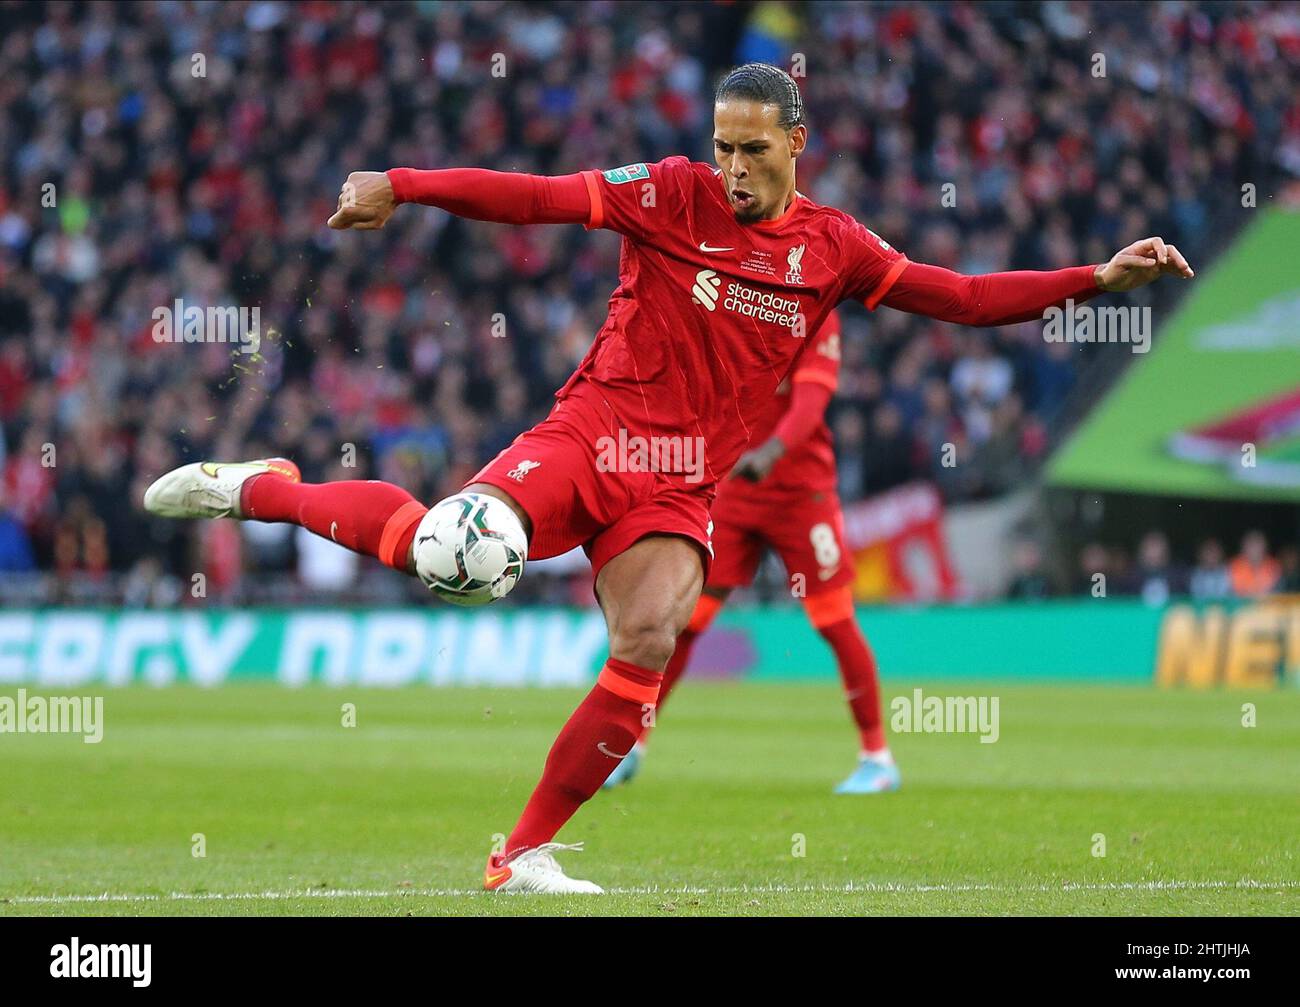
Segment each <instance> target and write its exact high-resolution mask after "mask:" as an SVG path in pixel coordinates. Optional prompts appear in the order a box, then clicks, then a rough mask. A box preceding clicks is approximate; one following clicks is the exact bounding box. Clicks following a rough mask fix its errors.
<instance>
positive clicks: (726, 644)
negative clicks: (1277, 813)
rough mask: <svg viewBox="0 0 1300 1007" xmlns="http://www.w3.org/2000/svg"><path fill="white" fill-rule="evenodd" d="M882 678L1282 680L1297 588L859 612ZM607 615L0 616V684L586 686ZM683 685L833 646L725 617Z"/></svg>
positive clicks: (1297, 606)
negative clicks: (1197, 597)
mask: <svg viewBox="0 0 1300 1007" xmlns="http://www.w3.org/2000/svg"><path fill="white" fill-rule="evenodd" d="M858 621H859V623H860V624H861V625H862V628H863V630H864V631H865V632H866V635H867V638H868V640H869V641H870V643H871V646H872V649H873V650H874V651H875V654H876V658H877V661H878V662H879V666H880V673H881V677H882V678H883V679H885V680H912V681H915V680H919V679H980V680H1021V681H1070V682H1085V681H1095V682H1133V683H1152V682H1159V683H1160V684H1162V685H1168V686H1189V687H1193V688H1206V687H1219V686H1223V685H1232V686H1250V687H1272V686H1274V685H1277V684H1280V683H1286V684H1289V685H1292V686H1294V685H1295V684H1296V682H1297V676H1298V675H1300V598H1270V599H1266V600H1263V601H1260V602H1254V603H1236V604H1230V605H1208V606H1192V605H1187V604H1174V605H1170V606H1168V607H1166V608H1150V607H1148V606H1146V605H1143V604H1142V603H1140V602H1136V601H1117V600H1074V601H1053V602H1042V603H1037V604H1003V605H981V606H969V607H957V606H933V607H928V608H907V609H903V608H885V607H881V608H866V609H861V610H859V613H858ZM605 657H606V639H605V624H604V619H603V618H602V617H601V615H600V614H599V613H598V612H595V611H591V610H578V609H544V608H534V609H528V608H522V609H505V610H503V611H501V612H482V611H480V612H462V611H456V610H452V611H445V610H437V609H430V610H424V609H375V610H343V609H340V610H335V611H330V610H325V611H321V610H310V611H286V610H255V611H238V610H232V611H216V612H152V611H126V612H117V611H96V610H66V609H48V610H30V611H10V612H4V613H0V688H4V687H5V686H7V685H37V686H43V687H46V688H52V689H60V688H63V689H67V688H75V687H78V686H82V685H86V684H90V683H95V684H103V685H110V686H112V685H129V684H134V683H140V684H146V685H154V686H166V685H171V684H175V683H190V684H194V685H200V686H217V685H221V684H222V683H224V682H239V681H257V680H262V681H267V682H274V683H278V684H280V685H285V686H302V685H308V684H313V683H315V684H322V685H329V686H344V685H346V686H380V687H383V686H390V687H391V686H402V685H418V684H426V685H431V686H444V685H448V686H451V685H486V686H570V687H581V686H586V685H590V683H591V682H592V681H593V680H594V679H595V676H596V673H597V671H599V669H600V666H601V664H602V663H603V662H604V660H605ZM690 673H691V675H692V677H694V678H701V679H704V678H712V679H719V678H723V679H738V678H745V679H754V680H759V681H781V680H809V679H815V680H824V681H834V680H836V678H837V674H838V673H837V669H836V666H835V661H834V658H833V656H832V654H831V651H830V648H829V647H827V646H826V644H825V643H824V642H823V641H822V640H821V638H820V637H819V636H818V635H817V633H816V631H815V630H814V629H813V628H812V626H811V625H809V623H808V620H807V618H806V617H805V615H804V613H803V611H802V610H801V609H799V608H797V607H793V606H792V607H782V608H767V609H762V608H740V607H737V608H733V609H727V610H724V611H723V613H722V615H721V616H720V617H719V618H718V620H717V622H716V623H715V624H714V626H713V627H712V628H711V629H710V630H709V632H707V633H706V634H704V636H702V637H701V638H700V640H699V641H698V643H697V645H696V649H695V653H694V656H693V658H692V661H691V668H690Z"/></svg>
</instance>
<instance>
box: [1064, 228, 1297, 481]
mask: <svg viewBox="0 0 1300 1007" xmlns="http://www.w3.org/2000/svg"><path fill="white" fill-rule="evenodd" d="M1259 212H1260V218H1259V220H1258V221H1257V222H1256V223H1255V224H1254V225H1253V226H1252V227H1250V228H1248V229H1247V230H1246V231H1245V233H1244V234H1243V235H1242V236H1241V237H1240V239H1238V240H1237V242H1236V243H1235V244H1234V245H1233V247H1232V248H1231V249H1230V250H1229V251H1227V252H1226V253H1225V254H1224V255H1223V257H1222V258H1221V259H1220V260H1219V261H1218V262H1216V263H1215V265H1214V266H1213V268H1211V269H1209V270H1208V271H1202V272H1200V273H1199V274H1198V276H1197V278H1196V279H1194V280H1192V281H1190V284H1191V286H1190V289H1189V291H1188V296H1187V298H1186V300H1185V301H1184V302H1183V304H1182V306H1181V308H1180V309H1179V311H1178V313H1177V314H1176V315H1175V316H1174V318H1173V319H1172V320H1171V321H1170V322H1169V323H1168V325H1166V326H1162V334H1161V336H1160V338H1159V339H1158V340H1156V342H1155V345H1154V348H1153V349H1152V350H1151V352H1150V353H1149V354H1148V355H1146V356H1139V357H1137V358H1136V359H1135V360H1134V362H1133V363H1132V365H1130V367H1129V369H1128V372H1127V373H1126V374H1125V375H1124V377H1123V378H1122V379H1121V381H1120V383H1119V384H1118V386H1117V387H1116V388H1115V389H1114V390H1113V391H1112V392H1111V394H1110V395H1109V396H1108V397H1107V398H1106V399H1105V401H1103V402H1102V404H1101V405H1100V406H1099V407H1097V408H1096V409H1095V410H1094V411H1093V412H1092V414H1091V416H1089V417H1088V419H1087V420H1086V421H1085V422H1084V424H1083V425H1082V426H1081V428H1080V429H1079V431H1078V432H1077V433H1076V434H1075V436H1074V437H1073V439H1071V440H1070V441H1068V442H1067V443H1066V445H1065V446H1064V447H1063V448H1062V449H1061V451H1059V452H1058V453H1057V455H1056V457H1055V458H1053V460H1052V462H1051V463H1050V465H1049V467H1048V472H1047V475H1048V480H1049V481H1050V482H1051V483H1053V484H1056V485H1061V486H1072V487H1078V488H1082V489H1102V490H1120V491H1128V492H1142V493H1155V494H1162V495H1176V496H1193V497H1226V498H1240V499H1253V500H1296V499H1300V213H1289V212H1284V211H1280V210H1260V211H1259ZM1193 265H1196V264H1195V263H1194V264H1193ZM1165 282H1170V281H1165ZM1110 349H1111V350H1112V351H1113V352H1127V351H1128V347H1125V346H1120V345H1116V346H1113V347H1110Z"/></svg>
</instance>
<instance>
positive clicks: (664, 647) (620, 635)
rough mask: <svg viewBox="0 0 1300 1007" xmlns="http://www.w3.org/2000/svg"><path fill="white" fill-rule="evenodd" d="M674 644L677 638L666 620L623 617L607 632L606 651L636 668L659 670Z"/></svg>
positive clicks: (674, 646)
mask: <svg viewBox="0 0 1300 1007" xmlns="http://www.w3.org/2000/svg"><path fill="white" fill-rule="evenodd" d="M676 647H677V637H676V635H675V634H674V633H673V631H672V627H671V626H670V625H668V623H667V621H666V620H650V619H628V620H623V621H621V622H620V624H619V625H618V626H617V627H615V629H614V631H613V632H612V633H611V634H610V639H609V653H610V656H611V657H616V658H618V659H619V660H620V661H627V662H628V663H629V664H635V665H636V666H637V667H638V668H653V669H655V670H662V669H663V668H664V666H665V665H667V664H668V659H669V658H670V657H672V656H673V650H674V649H676Z"/></svg>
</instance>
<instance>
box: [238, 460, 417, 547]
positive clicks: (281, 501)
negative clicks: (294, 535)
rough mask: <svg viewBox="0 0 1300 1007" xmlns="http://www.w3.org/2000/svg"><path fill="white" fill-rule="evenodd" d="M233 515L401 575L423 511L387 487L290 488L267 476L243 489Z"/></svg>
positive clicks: (352, 483)
mask: <svg viewBox="0 0 1300 1007" xmlns="http://www.w3.org/2000/svg"><path fill="white" fill-rule="evenodd" d="M239 511H240V513H241V514H243V515H244V517H245V518H246V519H248V520H252V521H287V522H289V523H290V524H296V525H299V526H300V527H303V528H306V529H307V530H308V531H312V532H315V533H316V534H317V535H320V536H321V537H322V538H327V539H331V540H333V541H335V542H337V543H338V544H339V545H341V546H346V547H347V548H349V549H351V550H353V551H354V552H359V553H364V554H365V555H367V556H376V557H378V558H379V559H381V560H383V562H384V563H386V564H388V565H389V566H391V567H393V568H394V569H397V570H402V571H405V570H406V553H407V550H408V549H410V547H411V541H412V540H413V539H414V538H415V529H416V526H417V525H418V524H419V523H420V519H421V518H422V517H424V515H425V514H426V513H427V512H428V508H427V507H425V506H424V504H422V503H420V502H419V501H417V500H416V499H415V497H413V496H411V494H410V493H408V492H406V490H404V489H402V488H401V487H400V486H394V485H393V484H392V483H385V482H378V481H369V480H344V481H342V482H334V483H295V482H291V481H289V480H288V479H282V478H281V477H280V476H277V475H274V474H270V473H268V474H266V475H259V476H254V477H253V478H252V479H249V480H248V481H247V482H245V483H244V486H243V489H242V490H241V491H240V497H239Z"/></svg>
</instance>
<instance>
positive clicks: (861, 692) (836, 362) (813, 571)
mask: <svg viewBox="0 0 1300 1007" xmlns="http://www.w3.org/2000/svg"><path fill="white" fill-rule="evenodd" d="M839 370H840V324H839V312H832V313H831V315H830V317H829V318H828V319H827V320H826V322H825V323H823V325H822V327H821V328H820V329H818V331H817V333H816V335H814V336H813V337H812V339H811V340H810V341H809V345H808V348H807V349H806V350H805V351H804V353H803V355H802V356H801V357H800V358H799V363H798V364H797V365H796V366H795V370H794V373H793V374H791V375H790V377H789V378H787V379H786V380H785V381H783V382H781V385H780V386H779V387H778V388H777V390H776V395H774V396H773V397H772V399H771V400H770V402H769V405H768V407H767V409H766V410H764V412H763V414H762V415H761V416H760V417H759V419H758V420H757V422H756V424H755V426H754V439H755V443H756V445H757V446H756V447H754V448H753V449H752V450H750V451H747V452H745V454H743V455H741V457H740V460H739V461H738V462H736V467H735V468H734V469H732V470H731V476H730V477H729V478H727V479H724V480H723V481H722V482H721V483H720V484H719V485H718V496H717V499H716V500H715V501H714V503H713V510H712V516H713V551H714V553H715V558H714V560H713V564H712V566H711V568H710V570H709V577H708V580H707V581H706V582H705V585H704V591H703V593H701V595H700V600H699V601H698V602H696V605H695V611H694V612H692V613H691V619H690V622H689V623H687V625H686V628H685V629H684V630H682V633H681V636H679V637H678V638H677V649H676V650H675V651H674V652H673V656H672V659H671V660H669V662H668V666H667V667H666V668H665V669H664V678H663V683H662V684H661V685H660V686H659V698H658V702H657V705H656V710H655V716H656V719H657V718H658V716H659V715H660V711H661V710H662V709H663V704H664V702H665V701H666V700H667V699H668V695H669V693H670V692H671V691H672V689H673V687H674V686H675V685H676V684H677V682H678V681H679V680H680V678H681V676H682V673H683V672H684V671H685V670H686V665H687V663H688V662H689V661H690V659H691V651H692V650H693V649H694V646H695V641H696V639H697V638H698V637H699V635H700V634H701V633H703V632H704V631H705V630H706V629H707V628H708V626H709V623H711V622H712V621H713V618H714V616H716V615H717V614H718V611H719V609H721V608H722V606H723V604H724V603H725V602H726V600H727V596H728V595H729V594H731V592H732V590H733V589H735V588H738V587H745V586H747V585H748V584H750V583H751V582H752V581H753V579H754V574H755V572H756V571H757V570H758V564H759V561H760V560H761V559H762V558H763V552H764V550H765V549H766V548H769V547H770V548H772V549H773V550H775V551H776V552H777V553H778V554H779V555H780V557H781V560H782V562H783V563H784V564H785V570H786V573H787V574H788V575H789V577H790V589H791V591H792V593H793V594H794V595H795V597H798V598H801V599H803V606H804V611H805V612H807V614H808V619H809V621H811V622H812V624H813V626H814V627H815V628H816V630H817V632H818V633H820V634H821V636H822V639H824V640H825V641H826V642H827V643H828V644H829V645H830V647H831V650H832V651H834V653H835V660H836V663H837V664H838V665H839V670H840V679H841V681H842V682H843V683H844V694H845V698H847V700H848V703H849V711H850V713H851V714H852V715H853V721H854V723H855V724H856V725H857V729H858V739H859V757H858V765H857V767H856V768H855V769H854V771H853V772H852V773H851V774H850V775H849V777H848V778H847V779H845V780H844V781H843V782H842V783H840V785H839V786H837V787H836V788H835V792H836V793H837V794H874V793H880V792H883V791H887V790H897V789H898V787H899V784H900V779H899V775H898V767H897V766H896V765H895V764H894V758H893V756H892V755H891V754H890V751H889V745H888V744H887V743H886V741H885V728H884V724H883V723H882V722H881V716H880V683H879V681H878V680H877V677H876V661H875V657H874V656H873V655H872V653H871V648H870V647H869V646H868V645H867V641H866V638H865V637H863V635H862V630H861V629H860V628H859V627H858V623H857V620H856V618H855V617H854V611H853V590H852V587H851V586H850V585H852V583H853V578H854V570H853V559H852V557H851V556H850V554H849V551H848V548H847V547H846V546H845V544H844V515H843V514H842V512H841V510H840V500H839V494H838V493H837V492H836V480H835V452H834V450H833V448H832V446H831V432H830V428H829V427H828V426H827V425H826V418H825V417H826V407H827V405H829V404H830V400H831V396H832V395H834V393H835V387H836V385H837V383H838V381H839ZM649 734H650V729H649V728H648V727H646V728H643V729H642V732H641V738H640V739H639V740H638V741H637V743H636V745H635V746H633V748H632V751H631V752H629V753H628V754H627V756H626V758H624V759H623V761H622V762H620V763H619V764H618V765H617V766H615V767H614V770H613V772H611V773H610V774H609V779H607V780H606V781H605V786H606V787H613V786H617V785H618V784H620V783H626V782H628V781H630V780H631V779H632V777H633V776H635V775H636V773H637V770H638V769H639V768H640V766H641V762H642V760H643V759H644V758H645V750H646V741H647V739H648V737H649Z"/></svg>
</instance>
